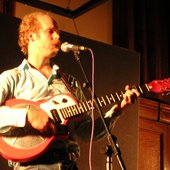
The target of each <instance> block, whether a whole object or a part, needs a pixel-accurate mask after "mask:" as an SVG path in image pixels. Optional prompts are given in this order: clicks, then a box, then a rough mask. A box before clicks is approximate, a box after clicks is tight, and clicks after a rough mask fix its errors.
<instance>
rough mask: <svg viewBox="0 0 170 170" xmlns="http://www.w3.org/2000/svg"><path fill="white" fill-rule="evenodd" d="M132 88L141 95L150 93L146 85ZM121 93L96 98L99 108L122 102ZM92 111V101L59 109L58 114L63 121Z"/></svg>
mask: <svg viewBox="0 0 170 170" xmlns="http://www.w3.org/2000/svg"><path fill="white" fill-rule="evenodd" d="M133 88H135V89H137V90H138V91H139V92H140V93H141V94H144V93H145V92H146V91H147V92H150V88H149V86H148V85H147V84H145V85H144V86H134V87H133ZM123 94H124V92H123V91H120V92H116V93H114V94H109V95H106V96H101V97H98V98H97V102H98V104H99V106H100V107H101V108H102V107H104V106H107V105H110V104H116V103H119V102H121V101H122V99H123ZM90 110H92V101H91V100H89V101H85V102H80V103H78V104H76V105H72V106H68V107H65V108H62V109H60V113H61V114H62V117H63V118H64V119H68V118H71V117H75V116H79V115H82V114H84V113H85V112H88V111H90Z"/></svg>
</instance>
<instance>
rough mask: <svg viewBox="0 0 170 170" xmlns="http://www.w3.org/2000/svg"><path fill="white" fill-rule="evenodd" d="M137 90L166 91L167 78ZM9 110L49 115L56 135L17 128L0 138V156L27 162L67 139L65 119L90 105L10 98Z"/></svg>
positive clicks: (66, 99) (111, 99)
mask: <svg viewBox="0 0 170 170" xmlns="http://www.w3.org/2000/svg"><path fill="white" fill-rule="evenodd" d="M135 88H137V89H138V90H139V91H140V92H141V94H143V93H145V92H156V93H161V92H169V90H170V79H165V80H154V81H152V82H151V83H149V84H145V85H144V86H138V87H135ZM122 98H123V92H120V93H117V92H116V93H115V94H109V95H106V96H105V97H100V98H98V99H97V100H98V102H99V105H100V107H103V106H106V105H109V104H111V103H117V102H119V101H121V100H122ZM5 105H7V106H10V107H21V106H23V105H34V106H39V107H40V108H41V109H43V110H45V111H46V112H47V113H48V114H49V116H50V117H51V118H52V119H53V120H54V121H55V122H56V126H57V125H58V126H57V130H58V133H57V134H56V135H54V136H48V135H43V134H40V133H39V132H37V131H36V130H34V129H32V130H31V131H30V129H27V128H26V127H24V128H17V129H15V130H14V131H13V132H11V133H10V135H9V136H1V137H0V153H1V155H2V156H3V157H4V158H6V159H8V160H12V161H16V162H27V161H31V160H33V159H35V158H37V157H39V156H40V155H42V154H43V153H44V152H45V151H46V150H47V149H48V146H49V145H50V144H51V143H52V142H54V141H55V140H57V139H59V138H60V137H67V136H68V133H67V131H66V130H65V125H66V122H67V120H69V118H71V117H77V116H79V115H82V114H84V113H86V112H87V111H90V110H91V108H92V102H91V101H86V102H82V103H77V101H76V100H75V99H74V98H73V96H71V95H68V94H59V95H56V96H54V97H52V98H50V99H46V100H42V101H38V102H33V101H28V100H21V99H12V100H9V101H7V102H6V103H5ZM29 128H30V127H29Z"/></svg>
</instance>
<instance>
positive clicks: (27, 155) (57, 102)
mask: <svg viewBox="0 0 170 170" xmlns="http://www.w3.org/2000/svg"><path fill="white" fill-rule="evenodd" d="M75 104H76V100H75V99H74V98H73V97H72V96H71V95H67V94H61V95H56V96H54V97H52V98H50V99H47V100H42V101H38V102H32V101H28V100H22V99H11V100H9V101H7V102H6V103H5V105H7V106H10V107H22V106H23V105H35V106H40V108H41V109H43V110H45V111H46V112H47V113H48V115H49V116H50V117H51V118H52V119H53V116H52V114H51V111H54V110H55V113H57V114H58V116H59V118H60V121H59V122H56V126H57V135H56V136H48V135H44V134H40V133H39V132H38V131H36V130H34V129H33V128H32V129H30V127H28V128H27V127H24V128H17V129H15V130H14V132H12V133H11V134H10V135H8V136H0V153H1V155H2V156H3V157H4V158H6V159H8V160H12V161H14V162H27V161H31V160H33V159H36V158H37V157H39V156H40V155H42V154H43V153H44V152H45V151H46V150H47V149H48V147H49V145H50V144H51V143H52V142H54V141H55V140H58V139H61V138H62V139H63V138H67V136H68V132H67V131H66V128H65V124H66V122H67V119H64V118H63V117H62V115H61V113H60V109H61V108H65V107H68V106H71V105H75Z"/></svg>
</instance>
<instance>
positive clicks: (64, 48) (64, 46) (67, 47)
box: [61, 42, 89, 53]
mask: <svg viewBox="0 0 170 170" xmlns="http://www.w3.org/2000/svg"><path fill="white" fill-rule="evenodd" d="M61 50H62V51H63V52H66V53H67V52H69V51H85V50H89V48H87V47H84V46H80V45H74V44H70V43H68V42H64V43H62V44H61Z"/></svg>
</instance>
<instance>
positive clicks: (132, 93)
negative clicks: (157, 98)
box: [120, 85, 140, 109]
mask: <svg viewBox="0 0 170 170" xmlns="http://www.w3.org/2000/svg"><path fill="white" fill-rule="evenodd" d="M139 96H140V93H139V92H138V91H137V89H133V88H132V89H131V88H130V86H129V85H126V87H125V93H124V95H123V100H122V102H121V104H120V108H121V109H124V108H125V107H126V106H128V105H130V104H133V103H134V102H135V101H136V99H137V98H138V97H139Z"/></svg>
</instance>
